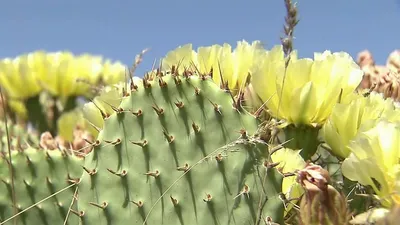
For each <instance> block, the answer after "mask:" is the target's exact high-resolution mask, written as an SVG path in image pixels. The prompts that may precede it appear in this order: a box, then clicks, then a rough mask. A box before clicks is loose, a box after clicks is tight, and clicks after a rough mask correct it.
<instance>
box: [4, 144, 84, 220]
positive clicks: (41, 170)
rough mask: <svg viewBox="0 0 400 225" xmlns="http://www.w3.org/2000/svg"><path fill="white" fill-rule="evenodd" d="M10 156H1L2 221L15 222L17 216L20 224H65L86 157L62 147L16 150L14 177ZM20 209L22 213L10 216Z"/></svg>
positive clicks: (13, 157) (13, 154) (13, 161)
mask: <svg viewBox="0 0 400 225" xmlns="http://www.w3.org/2000/svg"><path fill="white" fill-rule="evenodd" d="M9 159H10V155H8V154H2V156H1V158H0V181H1V184H0V193H2V194H1V195H0V222H5V224H10V225H11V224H14V219H16V220H17V223H15V224H18V225H19V224H21V225H22V224H27V225H30V224H43V225H58V224H64V221H65V220H66V218H67V215H68V214H69V208H70V206H71V203H72V200H73V199H74V198H73V195H74V192H75V189H76V186H77V185H76V179H79V177H81V175H82V171H83V170H82V164H83V159H82V158H77V157H75V156H72V155H67V154H64V153H63V152H61V151H58V150H52V151H51V150H48V151H47V150H40V149H39V150H38V149H34V148H27V149H25V150H23V151H21V150H20V151H12V152H11V161H12V168H13V172H12V177H13V179H11V173H10V164H9V163H8V162H10V160H9ZM74 183H75V185H74ZM12 187H14V188H12ZM13 190H14V191H13ZM14 197H15V199H14ZM13 202H15V204H13ZM74 207H75V206H74ZM74 207H73V208H74ZM73 208H72V209H73ZM22 211H24V212H22ZM18 212H22V213H21V214H19V215H18V216H16V217H15V218H14V219H11V220H10V218H11V217H12V216H13V215H15V214H16V213H18ZM67 224H70V225H71V224H74V225H75V224H78V220H77V219H76V217H73V218H69V220H68V223H67Z"/></svg>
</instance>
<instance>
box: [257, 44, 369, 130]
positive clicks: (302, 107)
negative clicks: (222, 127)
mask: <svg viewBox="0 0 400 225" xmlns="http://www.w3.org/2000/svg"><path fill="white" fill-rule="evenodd" d="M362 76H363V72H362V70H360V68H359V66H358V65H357V64H356V63H355V62H354V61H353V60H352V58H351V57H350V56H349V55H348V54H347V53H342V52H340V53H331V52H329V51H325V52H323V53H316V54H315V55H314V60H312V59H308V58H304V59H298V58H297V55H296V53H295V52H294V53H292V56H291V60H290V62H289V64H288V67H287V70H286V73H285V57H284V53H283V48H282V46H275V47H274V48H272V50H271V51H270V52H268V53H267V54H266V56H265V57H264V58H263V59H262V61H261V62H260V63H259V66H258V67H255V68H254V71H253V72H252V84H253V87H254V89H255V91H256V93H257V94H258V95H259V96H260V97H261V98H262V100H263V101H264V102H266V106H267V108H268V109H269V112H270V113H271V114H272V115H273V116H274V117H277V118H279V119H283V120H285V121H286V123H287V124H294V125H296V126H297V125H314V126H315V125H322V124H323V123H324V122H325V121H326V120H327V118H328V117H329V115H330V114H331V111H332V108H333V106H334V105H335V104H336V102H337V101H338V100H339V97H340V96H346V95H348V94H349V93H351V92H353V91H354V90H355V89H356V88H357V86H358V85H359V83H360V81H361V79H362Z"/></svg>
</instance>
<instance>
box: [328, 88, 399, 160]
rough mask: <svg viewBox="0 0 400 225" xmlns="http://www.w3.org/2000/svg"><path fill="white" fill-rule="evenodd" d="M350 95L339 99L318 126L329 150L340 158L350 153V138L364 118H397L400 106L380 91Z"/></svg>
mask: <svg viewBox="0 0 400 225" xmlns="http://www.w3.org/2000/svg"><path fill="white" fill-rule="evenodd" d="M349 96H351V95H349ZM352 96H354V97H353V99H351V100H350V101H349V102H344V101H342V102H341V103H338V104H336V105H335V107H334V108H333V111H332V114H331V116H330V117H329V119H328V120H327V122H326V123H325V124H324V126H323V127H322V129H321V136H322V137H323V138H324V140H325V142H326V143H327V144H328V145H329V146H330V148H331V152H332V153H333V154H334V155H336V156H338V157H340V158H342V159H344V158H346V157H347V156H348V155H349V154H350V149H349V148H348V144H349V141H350V140H352V139H353V138H354V136H355V135H356V134H357V132H358V131H359V129H360V127H361V126H362V125H364V126H365V125H366V124H367V123H366V122H367V121H371V122H375V121H376V120H377V119H379V118H385V119H387V120H389V121H391V122H393V121H396V120H397V121H400V110H398V109H396V107H395V105H394V102H393V100H392V99H384V96H383V95H382V94H379V93H375V92H372V93H371V94H369V95H368V96H367V97H364V96H362V95H358V94H353V95H352Z"/></svg>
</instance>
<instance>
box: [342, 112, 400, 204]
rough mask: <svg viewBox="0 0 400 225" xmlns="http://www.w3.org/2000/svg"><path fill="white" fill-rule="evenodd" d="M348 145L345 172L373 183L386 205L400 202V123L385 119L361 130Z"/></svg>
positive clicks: (367, 182) (343, 166) (366, 183)
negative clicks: (349, 152)
mask: <svg viewBox="0 0 400 225" xmlns="http://www.w3.org/2000/svg"><path fill="white" fill-rule="evenodd" d="M348 147H349V149H350V151H351V154H350V155H349V157H348V158H346V159H345V160H344V161H343V163H342V172H343V175H344V176H345V177H347V178H348V179H350V180H352V181H358V182H359V183H361V184H362V185H370V186H371V187H372V188H373V190H374V191H375V194H376V195H377V197H378V198H379V199H380V200H381V203H382V204H383V205H384V206H386V207H389V206H391V205H392V203H396V204H400V192H399V191H400V182H399V181H400V164H399V158H400V124H399V123H391V122H388V121H387V120H384V119H381V120H380V121H379V122H377V123H376V125H375V126H373V127H372V128H371V129H366V130H360V132H358V134H357V135H356V137H355V138H354V139H353V140H351V141H350V143H349V146H348Z"/></svg>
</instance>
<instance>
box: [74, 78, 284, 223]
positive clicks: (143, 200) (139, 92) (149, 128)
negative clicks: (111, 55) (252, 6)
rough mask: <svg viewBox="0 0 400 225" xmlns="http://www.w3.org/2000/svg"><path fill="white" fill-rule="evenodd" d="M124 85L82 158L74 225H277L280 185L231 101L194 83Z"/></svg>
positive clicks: (249, 123) (253, 123)
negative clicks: (127, 90)
mask: <svg viewBox="0 0 400 225" xmlns="http://www.w3.org/2000/svg"><path fill="white" fill-rule="evenodd" d="M130 86H131V89H132V92H131V93H130V94H126V96H124V97H123V99H122V101H121V104H120V106H119V107H116V108H114V110H115V111H116V113H114V114H112V115H111V116H109V117H108V118H105V122H104V127H103V130H102V131H101V132H100V134H99V137H98V140H97V141H96V142H95V143H94V146H95V147H94V150H93V151H92V152H91V153H90V154H89V155H87V156H86V159H85V165H84V169H85V170H86V173H84V175H83V176H82V179H81V181H80V183H79V198H78V211H76V212H75V211H74V214H76V215H77V216H78V217H80V220H81V224H113V225H123V224H127V223H129V224H198V225H200V224H207V225H208V224H257V222H261V223H260V224H264V220H265V219H266V218H268V220H269V221H270V220H271V219H272V220H273V221H274V222H278V223H282V219H283V218H282V217H283V203H282V201H281V200H280V198H279V192H280V190H281V184H282V179H283V177H282V175H281V174H280V173H278V172H277V170H276V169H275V168H273V167H270V164H269V163H268V161H266V158H268V151H267V147H266V145H261V144H257V143H258V142H257V141H256V138H255V137H254V136H252V135H253V134H255V133H256V130H257V125H258V124H257V120H256V119H255V118H254V117H253V116H251V115H249V114H246V112H244V111H241V110H240V109H238V108H237V107H235V106H234V105H233V101H232V97H231V96H230V94H229V93H226V92H224V91H223V90H221V89H219V88H218V86H217V85H215V84H214V83H213V82H212V80H211V79H210V78H203V77H199V76H189V77H183V76H175V75H165V76H163V77H158V78H155V79H154V80H147V79H146V78H145V79H143V82H142V83H135V84H132V85H130ZM104 115H106V114H104Z"/></svg>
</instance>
